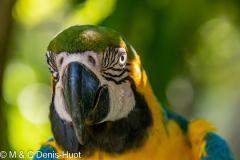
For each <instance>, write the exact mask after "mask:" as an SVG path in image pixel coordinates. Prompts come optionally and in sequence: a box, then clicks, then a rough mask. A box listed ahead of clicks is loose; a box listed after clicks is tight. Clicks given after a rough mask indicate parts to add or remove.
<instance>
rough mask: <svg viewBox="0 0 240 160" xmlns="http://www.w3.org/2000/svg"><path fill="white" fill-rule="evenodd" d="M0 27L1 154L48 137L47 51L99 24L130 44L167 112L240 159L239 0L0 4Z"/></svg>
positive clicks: (19, 0)
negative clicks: (80, 28)
mask: <svg viewBox="0 0 240 160" xmlns="http://www.w3.org/2000/svg"><path fill="white" fill-rule="evenodd" d="M0 20H1V22H0V84H2V85H1V86H0V91H1V93H0V94H1V95H0V96H1V97H0V98H1V105H0V128H1V129H0V150H16V151H20V150H22V151H28V150H33V151H35V150H37V149H38V148H39V147H40V145H41V143H42V142H44V141H45V140H46V139H48V138H49V137H51V130H50V124H49V120H48V112H49V111H48V109H49V104H50V101H51V87H50V73H49V71H48V68H47V65H46V58H45V53H46V47H47V45H48V43H49V42H50V40H51V39H52V37H53V36H54V35H55V34H56V33H58V32H59V31H60V30H62V29H65V28H66V27H69V26H71V25H74V24H97V25H102V26H106V27H109V28H113V29H115V30H116V31H118V32H119V33H121V34H122V35H123V36H125V37H126V38H127V39H128V41H129V42H130V43H131V44H132V46H133V47H134V48H135V50H136V51H137V52H138V54H139V55H140V58H141V60H142V64H143V66H144V68H145V70H146V71H147V74H148V77H149V79H150V82H151V84H152V87H153V90H154V92H155V93H156V95H157V97H158V99H159V100H160V101H161V103H162V104H163V105H165V106H167V107H169V108H171V109H173V110H175V111H176V112H178V113H180V114H182V115H184V116H186V117H188V118H190V119H191V118H198V117H202V118H207V119H209V120H210V121H212V122H213V123H214V124H215V125H216V126H217V127H218V129H219V130H218V131H219V134H220V135H221V136H223V137H224V138H225V139H226V141H227V142H228V143H229V145H230V147H231V149H232V151H233V153H234V155H235V158H236V159H240V152H239V148H240V138H239V135H240V116H239V113H240V1H239V0H229V1H224V0H211V1H209V0H195V1H192V0H181V1H180V0H101V1H100V0H69V1H65V0H51V1H50V0H16V1H15V0H0ZM25 159H27V157H26V158H25Z"/></svg>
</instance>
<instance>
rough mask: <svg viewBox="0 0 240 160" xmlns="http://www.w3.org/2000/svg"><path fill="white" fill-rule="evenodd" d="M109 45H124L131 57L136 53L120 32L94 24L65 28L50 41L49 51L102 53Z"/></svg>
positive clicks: (55, 52) (57, 52)
mask: <svg viewBox="0 0 240 160" xmlns="http://www.w3.org/2000/svg"><path fill="white" fill-rule="evenodd" d="M107 47H116V48H117V47H123V48H125V49H126V51H127V52H128V56H130V57H132V56H134V54H135V53H134V52H135V51H134V49H133V48H132V47H131V46H130V44H128V42H127V41H126V40H125V39H124V38H123V37H122V36H121V35H120V34H119V33H117V32H116V31H114V30H112V29H110V28H105V27H100V26H94V25H76V26H72V27H69V28H67V29H66V30H63V31H62V32H60V33H59V34H57V35H56V36H55V37H54V38H53V40H52V41H51V42H50V44H49V46H48V51H52V52H53V53H54V54H59V53H60V52H68V53H79V52H84V51H94V52H97V53H102V52H103V51H105V49H106V48H107Z"/></svg>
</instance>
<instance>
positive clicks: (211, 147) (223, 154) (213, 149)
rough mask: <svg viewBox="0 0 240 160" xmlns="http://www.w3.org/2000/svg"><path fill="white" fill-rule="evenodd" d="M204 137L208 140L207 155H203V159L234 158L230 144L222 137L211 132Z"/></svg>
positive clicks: (232, 159) (228, 159)
mask: <svg viewBox="0 0 240 160" xmlns="http://www.w3.org/2000/svg"><path fill="white" fill-rule="evenodd" d="M204 139H205V140H206V142H207V143H206V146H205V151H206V153H207V156H202V158H201V160H234V158H233V154H232V152H231V150H230V148H229V146H228V144H227V143H226V142H225V140H224V139H223V138H222V137H220V136H219V135H217V134H215V133H213V132H210V133H208V134H207V135H206V136H205V138H204Z"/></svg>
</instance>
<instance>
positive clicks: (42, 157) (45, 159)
mask: <svg viewBox="0 0 240 160" xmlns="http://www.w3.org/2000/svg"><path fill="white" fill-rule="evenodd" d="M48 141H53V138H51V139H49V140H48ZM54 153H57V151H56V150H55V149H54V148H53V147H52V146H50V145H43V146H42V147H41V148H40V149H39V150H38V151H37V152H36V153H35V155H34V157H33V158H32V160H58V158H55V157H56V156H55V154H54Z"/></svg>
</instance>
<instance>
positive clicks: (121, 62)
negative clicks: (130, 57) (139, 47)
mask: <svg viewBox="0 0 240 160" xmlns="http://www.w3.org/2000/svg"><path fill="white" fill-rule="evenodd" d="M126 61H127V54H126V53H122V55H121V56H120V58H119V65H120V66H125V64H126Z"/></svg>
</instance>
